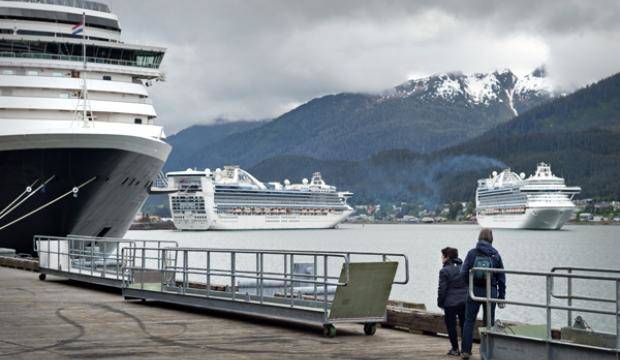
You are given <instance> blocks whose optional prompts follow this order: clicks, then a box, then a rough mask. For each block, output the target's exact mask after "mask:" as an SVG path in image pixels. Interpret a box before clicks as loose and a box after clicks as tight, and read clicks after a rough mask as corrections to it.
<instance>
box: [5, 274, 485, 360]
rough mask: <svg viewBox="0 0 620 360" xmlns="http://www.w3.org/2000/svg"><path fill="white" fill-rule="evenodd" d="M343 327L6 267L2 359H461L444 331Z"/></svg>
mask: <svg viewBox="0 0 620 360" xmlns="http://www.w3.org/2000/svg"><path fill="white" fill-rule="evenodd" d="M337 328H338V335H337V336H336V337H335V338H331V339H330V338H326V337H323V336H322V329H321V328H318V327H311V326H303V325H291V324H289V323H278V322H269V321H265V320H261V319H253V320H248V318H246V317H236V316H232V315H223V314H219V313H209V312H205V311H198V310H193V309H189V308H179V307H174V306H169V305H164V304H158V303H140V302H129V301H125V300H123V298H122V297H121V296H120V292H118V291H110V290H107V289H104V288H100V287H92V286H86V285H83V284H79V283H75V282H70V281H65V280H61V279H58V278H54V277H51V276H48V278H47V280H46V281H40V280H38V274H37V273H34V272H27V271H21V270H15V269H9V268H3V267H0V359H69V358H72V359H85V358H92V359H96V358H107V359H118V358H148V359H170V358H177V359H454V357H447V356H445V353H446V351H447V350H448V349H449V344H448V340H447V339H446V338H443V337H437V336H427V335H418V334H410V333H408V332H404V331H398V330H392V329H385V328H378V329H377V333H376V334H375V335H374V336H365V335H364V333H363V331H362V326H361V325H350V324H346V325H344V324H343V325H339V326H337ZM475 347H476V349H475V351H476V352H477V345H475ZM474 359H478V357H477V356H475V357H474Z"/></svg>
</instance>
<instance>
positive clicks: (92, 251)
mask: <svg viewBox="0 0 620 360" xmlns="http://www.w3.org/2000/svg"><path fill="white" fill-rule="evenodd" d="M94 272H95V242H94V241H92V240H91V241H90V276H93V275H94Z"/></svg>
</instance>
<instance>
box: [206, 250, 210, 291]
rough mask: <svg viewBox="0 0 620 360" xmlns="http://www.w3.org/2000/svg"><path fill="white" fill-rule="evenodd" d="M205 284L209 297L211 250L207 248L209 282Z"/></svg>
mask: <svg viewBox="0 0 620 360" xmlns="http://www.w3.org/2000/svg"><path fill="white" fill-rule="evenodd" d="M205 285H206V286H205V287H206V290H207V298H208V297H209V295H210V291H211V251H209V250H207V282H206V284H205Z"/></svg>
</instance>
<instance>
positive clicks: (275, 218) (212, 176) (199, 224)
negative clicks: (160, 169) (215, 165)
mask: <svg viewBox="0 0 620 360" xmlns="http://www.w3.org/2000/svg"><path fill="white" fill-rule="evenodd" d="M166 178H167V181H168V183H167V184H166V186H167V188H168V189H173V190H172V191H176V192H173V193H170V195H169V200H170V211H171V213H172V218H173V221H174V225H175V226H176V227H177V229H180V230H208V229H211V230H249V229H324V228H333V227H335V226H336V225H338V224H339V223H341V222H342V221H344V220H345V219H346V218H347V217H348V216H349V215H350V214H351V213H352V212H353V209H352V208H351V207H350V206H349V205H347V198H349V197H350V196H351V195H352V194H351V193H349V192H338V191H336V188H335V187H334V186H330V185H327V184H325V181H323V179H322V178H321V174H320V173H318V172H317V173H314V175H313V176H312V179H311V180H310V181H308V180H307V179H303V181H302V183H301V184H291V183H290V182H289V181H288V180H285V181H284V184H281V183H279V182H270V183H267V184H264V183H262V182H260V181H259V180H257V179H256V178H255V177H254V176H252V175H251V174H249V173H248V172H246V171H244V170H243V169H240V168H239V167H238V166H225V167H224V169H223V170H220V169H217V170H215V172H211V171H210V170H209V169H206V170H205V171H196V170H192V169H188V170H186V171H177V172H169V173H167V174H166Z"/></svg>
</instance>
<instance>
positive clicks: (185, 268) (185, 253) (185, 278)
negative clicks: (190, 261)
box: [181, 250, 188, 295]
mask: <svg viewBox="0 0 620 360" xmlns="http://www.w3.org/2000/svg"><path fill="white" fill-rule="evenodd" d="M187 258H188V256H187V250H183V285H181V286H182V288H181V291H182V293H183V294H184V295H185V291H186V290H187V283H188V279H187V278H188V276H187Z"/></svg>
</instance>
